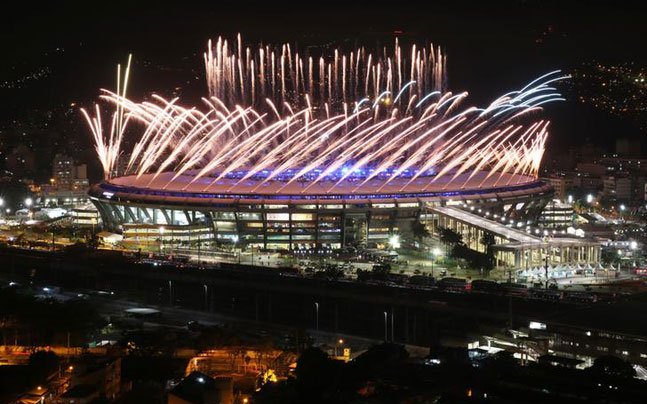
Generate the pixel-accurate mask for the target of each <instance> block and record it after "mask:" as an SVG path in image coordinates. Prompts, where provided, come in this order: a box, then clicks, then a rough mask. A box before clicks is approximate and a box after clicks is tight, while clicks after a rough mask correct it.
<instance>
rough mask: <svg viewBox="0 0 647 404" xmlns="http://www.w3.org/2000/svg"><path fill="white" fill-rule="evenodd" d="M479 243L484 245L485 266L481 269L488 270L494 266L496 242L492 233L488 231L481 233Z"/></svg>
mask: <svg viewBox="0 0 647 404" xmlns="http://www.w3.org/2000/svg"><path fill="white" fill-rule="evenodd" d="M481 243H482V244H483V245H484V246H485V266H484V267H483V269H484V270H486V271H490V270H492V268H494V245H495V244H496V240H495V238H494V234H492V233H490V232H485V233H483V237H481Z"/></svg>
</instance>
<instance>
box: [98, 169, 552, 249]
mask: <svg viewBox="0 0 647 404" xmlns="http://www.w3.org/2000/svg"><path fill="white" fill-rule="evenodd" d="M461 180H462V181H461ZM357 181H358V180H357V178H352V179H348V180H345V181H343V182H341V183H338V184H335V185H334V186H333V187H332V189H331V188H330V187H329V186H326V184H323V185H322V187H324V188H325V189H326V192H323V191H322V190H323V188H322V190H320V191H321V192H318V191H317V188H316V187H311V188H309V189H307V190H305V188H306V186H305V185H304V184H299V183H298V182H293V183H291V184H290V185H289V186H287V187H286V186H285V184H284V183H282V182H281V181H279V180H277V181H270V182H267V183H263V185H262V186H261V187H260V188H261V189H259V183H258V182H257V181H254V180H253V179H251V180H249V181H245V182H244V183H240V182H237V181H234V180H221V181H219V182H218V183H217V184H215V185H213V186H210V187H209V188H208V191H205V190H204V186H202V185H201V184H200V183H195V182H192V181H191V176H190V175H180V176H176V175H175V173H173V172H168V173H163V174H161V175H160V176H157V177H154V176H152V175H142V176H140V177H137V176H124V177H117V178H113V179H111V180H109V181H104V182H102V183H99V184H97V185H95V186H93V187H92V188H91V191H90V196H91V199H92V201H93V202H94V203H95V205H96V206H97V208H98V210H99V212H100V214H101V217H102V220H103V223H104V227H105V228H107V229H109V230H111V231H115V232H120V233H123V234H124V237H125V239H126V240H128V239H130V240H160V239H163V240H164V241H166V240H170V241H173V240H175V241H185V242H186V241H191V240H195V241H197V240H216V241H218V242H221V243H223V244H230V245H232V244H237V245H238V246H239V247H244V248H246V247H253V248H265V249H285V250H297V251H299V250H330V249H335V248H340V247H343V246H349V245H377V246H380V245H382V246H384V245H386V244H387V243H388V240H389V238H390V237H392V236H393V235H395V234H399V235H401V236H402V238H403V239H405V240H406V239H409V240H412V239H413V234H412V223H413V222H415V221H418V220H419V221H421V222H422V223H424V224H426V225H428V226H429V227H432V226H433V225H434V221H435V220H437V218H436V217H435V215H434V213H433V212H432V211H430V208H432V207H435V206H451V205H462V204H469V205H472V206H474V207H478V209H481V210H482V211H487V212H488V214H489V215H491V217H497V218H498V219H499V220H501V221H502V222H503V223H506V224H508V223H514V224H512V225H513V226H515V227H522V226H524V227H525V226H527V225H531V224H534V223H536V221H537V219H538V217H539V215H540V213H541V211H542V209H543V208H544V206H545V205H546V204H547V203H548V202H549V201H550V200H551V198H552V196H553V189H552V187H551V186H550V185H547V184H545V183H543V182H541V181H538V180H537V179H536V178H535V177H532V176H521V175H516V174H507V173H504V174H500V173H497V174H496V175H494V176H489V175H488V173H487V172H479V173H476V174H469V175H468V174H464V178H462V177H460V176H459V177H454V178H452V181H447V182H443V181H440V182H431V185H430V182H429V179H428V178H419V179H417V180H416V181H413V182H411V181H406V182H405V181H404V180H402V181H400V180H396V181H391V182H389V184H388V185H387V186H384V183H383V182H381V181H380V179H374V180H371V181H368V182H366V183H365V184H363V185H362V186H361V187H357ZM233 184H237V185H236V187H232V185H233Z"/></svg>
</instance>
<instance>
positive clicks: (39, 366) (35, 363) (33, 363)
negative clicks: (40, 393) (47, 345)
mask: <svg viewBox="0 0 647 404" xmlns="http://www.w3.org/2000/svg"><path fill="white" fill-rule="evenodd" d="M58 362H59V358H58V356H57V355H56V354H55V353H54V352H52V351H36V352H34V353H33V354H31V355H29V368H30V371H31V373H32V374H33V375H34V378H35V380H36V381H40V380H44V379H46V378H47V377H48V376H49V375H50V374H52V373H53V372H55V371H56V370H57V369H58Z"/></svg>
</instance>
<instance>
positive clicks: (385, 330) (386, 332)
mask: <svg viewBox="0 0 647 404" xmlns="http://www.w3.org/2000/svg"><path fill="white" fill-rule="evenodd" d="M388 341H389V334H388V314H387V312H386V311H385V312H384V342H388Z"/></svg>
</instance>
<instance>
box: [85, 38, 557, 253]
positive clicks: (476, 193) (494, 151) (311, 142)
mask: <svg viewBox="0 0 647 404" xmlns="http://www.w3.org/2000/svg"><path fill="white" fill-rule="evenodd" d="M406 53H408V52H406ZM404 54H405V53H404V52H403V51H402V49H401V47H400V45H399V44H398V43H397V41H396V43H395V45H394V46H393V47H392V48H390V49H387V48H384V49H383V50H381V51H379V52H377V53H375V54H373V53H370V52H368V51H367V50H365V49H363V48H358V49H355V50H353V51H351V52H346V53H344V52H343V51H338V50H335V51H334V53H333V54H332V55H330V56H329V57H328V56H327V55H323V54H322V55H319V58H318V63H317V56H316V55H307V54H303V55H300V54H299V52H298V50H292V49H291V48H290V45H287V44H285V45H282V46H280V47H276V48H272V47H269V46H267V45H266V46H260V45H259V46H258V47H257V48H256V49H251V48H250V47H245V46H244V45H243V44H242V41H241V39H240V36H239V37H238V40H237V44H235V43H228V42H227V41H226V40H223V39H219V40H218V41H217V43H216V44H215V45H214V46H212V44H211V43H210V44H209V47H208V50H207V52H206V53H205V68H206V77H207V84H208V88H209V98H205V99H203V105H202V106H193V107H182V106H180V105H179V102H178V100H177V99H173V100H166V99H164V98H162V97H160V96H158V95H153V96H152V100H151V101H145V102H134V101H131V100H129V99H128V98H127V97H126V91H127V83H128V75H129V65H130V61H129V64H128V67H126V69H125V74H124V75H123V77H122V74H121V68H119V74H118V77H119V80H118V83H117V92H116V93H115V92H111V91H107V90H103V92H102V95H101V100H102V101H103V102H105V103H107V104H108V105H110V106H111V107H112V108H113V112H112V119H111V120H110V124H109V125H108V127H109V129H107V130H104V125H105V122H103V120H102V117H101V109H100V108H99V106H98V105H97V106H96V108H95V111H94V113H93V114H90V113H88V112H87V111H83V113H84V114H85V117H86V119H87V121H88V124H89V126H90V128H91V130H92V133H93V136H94V138H95V142H96V149H97V153H98V155H99V159H100V161H101V163H102V165H103V169H104V180H103V181H102V182H100V183H99V184H97V185H94V186H93V187H92V188H91V190H90V196H91V199H92V201H93V202H94V204H95V205H96V206H97V208H98V210H99V212H100V214H101V217H102V220H103V224H104V227H105V228H107V229H109V230H111V231H115V232H121V233H123V235H124V237H125V239H130V240H161V241H162V242H163V241H165V240H171V241H172V240H175V241H179V242H192V241H202V240H212V241H217V242H219V243H223V244H229V245H237V246H239V247H242V248H246V247H254V248H264V249H285V250H297V251H299V250H301V251H304V250H305V251H313V250H332V249H336V248H340V247H343V246H348V245H371V246H373V245H374V246H377V247H383V246H386V245H387V244H388V241H389V240H390V239H391V238H392V237H393V235H401V236H402V239H412V238H413V228H414V223H416V222H422V223H423V224H425V225H430V224H431V222H433V221H434V220H435V219H434V214H433V213H432V212H431V211H430V209H431V208H433V207H436V206H451V205H464V204H470V205H471V206H476V207H478V208H479V209H480V210H483V211H487V213H488V215H490V214H491V215H492V217H497V218H500V219H501V220H502V221H503V222H505V223H507V221H508V220H510V221H511V222H514V223H516V225H517V226H518V227H521V226H525V225H531V224H533V223H534V222H535V221H536V219H537V217H538V215H539V214H540V212H541V210H542V209H543V207H544V206H545V205H546V203H548V201H549V200H550V199H551V197H552V194H553V191H552V188H551V187H550V186H548V185H546V184H544V183H542V182H541V181H539V180H538V171H539V164H540V163H541V159H542V156H543V152H544V146H545V141H546V138H547V135H548V124H549V123H548V121H546V120H543V119H537V116H538V115H540V112H541V111H542V105H543V104H545V103H548V102H551V101H556V100H561V99H562V98H561V97H560V96H559V94H557V93H556V92H555V89H554V88H553V87H551V86H550V84H551V83H552V82H554V81H556V80H560V79H561V78H563V77H560V76H559V75H558V72H552V73H549V74H547V75H544V76H541V77H540V78H538V79H536V80H534V81H532V82H531V83H529V84H528V85H526V86H525V87H523V88H521V89H520V90H516V91H512V92H509V93H507V94H505V95H503V96H501V97H499V98H497V99H496V100H494V101H493V102H492V103H490V104H489V105H487V106H485V107H482V108H477V107H473V106H470V107H464V106H463V103H464V100H465V98H466V97H467V93H458V94H453V93H452V92H449V91H447V90H446V89H445V87H446V78H445V64H446V57H445V56H444V55H443V54H442V52H441V51H440V49H437V48H434V47H433V45H430V46H425V47H419V48H417V47H416V45H412V47H411V52H410V55H411V56H410V57H409V58H406V57H404V56H403V55H404ZM127 145H128V146H127Z"/></svg>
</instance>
